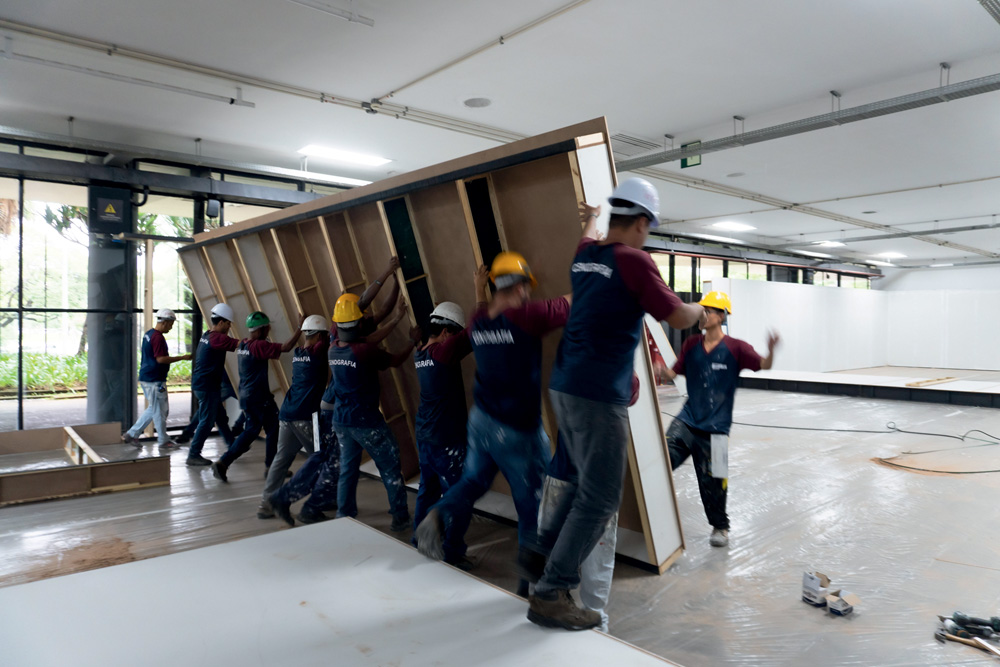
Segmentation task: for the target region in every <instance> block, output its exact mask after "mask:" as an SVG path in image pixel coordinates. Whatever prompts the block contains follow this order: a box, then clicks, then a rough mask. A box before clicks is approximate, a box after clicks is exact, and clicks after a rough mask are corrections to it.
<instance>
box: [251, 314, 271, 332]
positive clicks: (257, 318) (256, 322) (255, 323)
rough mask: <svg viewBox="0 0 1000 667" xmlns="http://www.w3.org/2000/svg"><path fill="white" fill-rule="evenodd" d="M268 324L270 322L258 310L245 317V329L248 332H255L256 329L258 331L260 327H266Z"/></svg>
mask: <svg viewBox="0 0 1000 667" xmlns="http://www.w3.org/2000/svg"><path fill="white" fill-rule="evenodd" d="M270 323H271V320H269V319H267V315H265V314H264V313H262V312H260V311H259V310H255V311H254V312H252V313H250V314H249V315H247V329H249V330H250V331H255V330H256V329H260V328H261V327H266V326H267V325H268V324H270Z"/></svg>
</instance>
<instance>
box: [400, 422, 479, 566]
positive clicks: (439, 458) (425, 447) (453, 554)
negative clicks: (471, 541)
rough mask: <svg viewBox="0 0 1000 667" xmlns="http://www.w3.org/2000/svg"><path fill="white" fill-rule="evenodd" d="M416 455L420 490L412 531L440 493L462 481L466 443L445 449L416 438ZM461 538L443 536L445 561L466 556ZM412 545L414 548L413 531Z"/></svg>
mask: <svg viewBox="0 0 1000 667" xmlns="http://www.w3.org/2000/svg"><path fill="white" fill-rule="evenodd" d="M417 452H418V454H419V455H420V488H419V490H418V491H417V507H416V509H415V510H414V513H413V527H414V528H416V527H417V526H419V525H420V522H421V521H423V520H424V517H426V516H427V511H428V510H429V509H430V508H431V506H433V505H434V503H436V502H437V501H439V500H441V494H443V493H446V492H447V491H448V489H450V488H451V487H453V486H454V485H455V484H457V483H458V480H459V479H461V478H462V467H463V466H462V464H463V463H464V462H465V452H466V443H464V442H463V443H459V444H454V445H451V446H448V445H442V444H439V443H436V442H430V441H427V440H422V439H420V438H418V439H417ZM462 538H463V536H462V535H457V536H456V535H453V534H452V532H451V531H448V532H446V533H445V535H444V545H443V546H444V554H445V555H444V557H445V560H448V561H452V560H456V559H458V558H461V557H462V556H464V555H465V548H466V547H465V540H464V539H462ZM412 542H413V546H417V535H416V532H414V534H413V540H412Z"/></svg>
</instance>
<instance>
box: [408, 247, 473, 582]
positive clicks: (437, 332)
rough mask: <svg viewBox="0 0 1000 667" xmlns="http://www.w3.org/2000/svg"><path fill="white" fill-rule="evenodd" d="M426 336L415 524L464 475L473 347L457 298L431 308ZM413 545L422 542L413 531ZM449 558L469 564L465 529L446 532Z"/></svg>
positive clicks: (419, 357)
mask: <svg viewBox="0 0 1000 667" xmlns="http://www.w3.org/2000/svg"><path fill="white" fill-rule="evenodd" d="M488 280H489V271H488V270H487V269H486V267H485V266H481V267H479V269H478V270H477V271H476V273H475V289H476V310H477V311H478V310H480V309H482V308H485V307H486V305H487V297H486V289H487V281H488ZM427 333H428V337H427V342H426V343H424V344H423V345H421V346H419V347H418V348H417V350H416V352H415V353H414V355H413V361H414V365H415V366H416V369H417V380H418V381H419V382H420V408H419V409H418V410H417V420H416V427H417V428H416V434H417V453H418V455H419V457H420V488H419V489H418V490H417V504H416V509H415V511H414V514H413V528H414V531H416V527H417V526H419V525H420V522H421V521H423V520H424V517H426V516H427V511H428V510H429V509H430V508H431V506H432V505H434V503H436V502H437V501H438V500H440V499H441V494H442V493H444V492H445V491H447V490H448V489H449V488H450V487H451V486H452V485H454V484H456V483H457V482H458V480H459V479H461V477H462V464H463V463H464V462H465V451H466V443H467V441H468V435H467V431H466V422H467V421H468V415H469V408H468V406H467V405H466V403H465V383H464V381H463V380H462V359H464V358H465V357H467V356H468V355H469V354H470V353H471V352H472V344H471V343H470V342H469V330H468V329H467V328H466V326H465V313H464V312H462V307H461V306H459V305H458V304H457V303H452V302H451V301H445V302H443V303H440V304H438V306H437V307H436V308H435V309H434V311H433V312H432V313H431V317H430V326H429V327H428V329H427ZM412 542H413V546H417V535H416V532H414V535H413V539H412ZM443 548H444V560H445V562H446V563H451V564H453V565H459V566H464V567H467V566H468V565H469V561H468V559H466V558H465V549H466V546H465V540H464V539H463V536H462V535H454V534H452V533H451V532H450V531H447V530H446V532H445V535H444V539H443Z"/></svg>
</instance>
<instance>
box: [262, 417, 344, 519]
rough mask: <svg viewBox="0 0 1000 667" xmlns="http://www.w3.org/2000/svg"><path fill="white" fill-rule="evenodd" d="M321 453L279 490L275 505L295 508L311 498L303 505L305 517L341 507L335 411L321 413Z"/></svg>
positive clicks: (304, 464) (315, 455)
mask: <svg viewBox="0 0 1000 667" xmlns="http://www.w3.org/2000/svg"><path fill="white" fill-rule="evenodd" d="M319 430H320V443H319V444H320V450H319V451H318V452H315V453H314V454H313V455H312V456H310V457H309V458H308V460H306V462H305V463H303V464H302V467H301V468H299V469H298V470H297V471H296V472H295V475H294V476H293V477H292V478H291V479H290V480H288V482H287V483H286V484H285V485H284V486H282V487H281V488H280V489H278V490H277V491H276V492H275V494H274V495H273V496H271V499H272V502H273V501H277V502H280V503H288V504H289V505H291V504H292V503H294V502H295V501H297V500H299V499H300V498H305V497H306V496H309V500H307V501H306V502H305V503H303V505H302V512H303V514H314V515H315V514H321V513H322V512H323V511H324V510H332V509H336V507H337V482H338V480H339V478H340V443H339V442H338V441H337V434H336V433H335V432H334V430H333V410H322V411H320V413H319Z"/></svg>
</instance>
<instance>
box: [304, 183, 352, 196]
mask: <svg viewBox="0 0 1000 667" xmlns="http://www.w3.org/2000/svg"><path fill="white" fill-rule="evenodd" d="M348 189H349V188H338V187H336V186H332V185H319V184H317V183H306V192H315V193H316V194H318V195H323V196H324V197H325V196H327V195H335V194H337V193H338V192H343V191H344V190H348Z"/></svg>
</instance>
